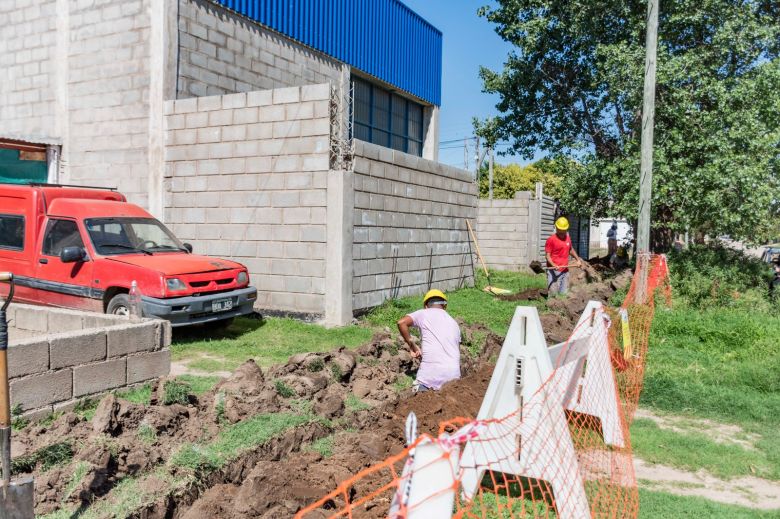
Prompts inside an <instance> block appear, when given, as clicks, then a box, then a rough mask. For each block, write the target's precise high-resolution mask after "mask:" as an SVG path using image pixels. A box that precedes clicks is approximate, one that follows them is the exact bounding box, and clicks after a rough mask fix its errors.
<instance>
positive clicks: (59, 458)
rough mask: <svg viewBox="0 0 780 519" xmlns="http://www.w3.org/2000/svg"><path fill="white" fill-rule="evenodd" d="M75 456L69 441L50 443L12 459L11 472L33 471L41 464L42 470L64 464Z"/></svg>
mask: <svg viewBox="0 0 780 519" xmlns="http://www.w3.org/2000/svg"><path fill="white" fill-rule="evenodd" d="M72 458H73V446H72V445H71V444H70V443H68V442H59V443H54V444H52V445H48V446H46V447H43V448H41V449H38V450H37V451H35V452H31V453H30V454H27V455H25V456H17V457H16V458H14V459H13V460H12V461H11V474H21V473H25V472H32V471H33V470H35V468H36V467H38V466H39V465H40V468H41V470H42V471H44V472H45V471H47V470H49V469H50V468H52V467H56V466H58V465H64V464H65V463H67V462H69V461H70V460H71V459H72Z"/></svg>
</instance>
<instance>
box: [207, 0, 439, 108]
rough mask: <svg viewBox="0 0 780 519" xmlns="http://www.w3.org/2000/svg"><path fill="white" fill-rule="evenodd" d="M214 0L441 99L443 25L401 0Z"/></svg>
mask: <svg viewBox="0 0 780 519" xmlns="http://www.w3.org/2000/svg"><path fill="white" fill-rule="evenodd" d="M213 1H215V2H217V3H219V4H221V5H224V6H225V7H227V8H229V9H232V10H233V11H236V12H237V13H239V14H242V15H244V16H246V17H248V18H251V19H252V20H255V21H257V22H258V23H261V24H263V25H265V26H268V27H270V28H271V29H274V30H276V31H279V32H280V33H282V34H285V35H287V36H289V37H290V38H292V39H294V40H297V41H299V42H301V43H303V44H305V45H308V46H309V47H312V48H314V49H317V50H319V51H321V52H324V53H325V54H328V55H330V56H332V57H334V58H336V59H338V60H340V61H343V62H345V63H347V64H348V65H350V66H352V67H355V68H358V69H360V70H361V71H363V72H365V73H366V74H370V75H372V76H374V77H376V78H378V79H381V80H382V81H385V82H387V83H389V84H391V85H394V86H396V87H397V88H399V89H401V90H405V91H406V92H409V93H410V94H412V95H415V96H417V97H419V98H420V99H423V100H425V101H428V102H429V103H431V104H435V105H437V106H438V105H440V104H441V67H442V63H441V42H442V35H441V31H439V30H438V29H437V28H436V27H434V26H433V25H431V24H430V23H428V22H427V21H425V20H424V19H423V18H422V17H420V15H418V14H417V13H415V12H414V11H412V10H411V9H409V8H408V7H407V6H406V5H404V4H403V2H401V1H399V0H213Z"/></svg>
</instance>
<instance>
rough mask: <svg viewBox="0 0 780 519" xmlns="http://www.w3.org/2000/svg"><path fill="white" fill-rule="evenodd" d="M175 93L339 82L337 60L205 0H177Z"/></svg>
mask: <svg viewBox="0 0 780 519" xmlns="http://www.w3.org/2000/svg"><path fill="white" fill-rule="evenodd" d="M178 20H179V22H178V23H179V59H180V61H179V80H178V97H179V98H186V97H202V96H212V95H221V94H230V93H234V92H249V91H253V90H267V89H272V88H280V87H286V86H301V85H312V84H321V83H326V82H328V81H334V82H336V81H338V79H339V77H340V74H341V69H342V64H341V63H339V62H337V61H336V60H334V59H332V58H330V57H328V56H326V55H324V54H322V53H320V52H317V51H315V50H313V49H310V48H308V47H305V46H303V45H300V44H298V43H296V42H295V41H293V40H291V39H289V38H287V37H285V36H283V35H281V34H279V33H276V32H274V31H272V30H270V29H267V28H265V27H262V26H261V25H259V24H256V23H254V22H252V21H251V20H248V19H246V18H243V17H241V16H239V15H237V14H235V13H232V12H231V11H229V10H227V9H225V8H224V7H222V6H220V5H217V4H215V3H212V2H209V1H208V0H179V18H178Z"/></svg>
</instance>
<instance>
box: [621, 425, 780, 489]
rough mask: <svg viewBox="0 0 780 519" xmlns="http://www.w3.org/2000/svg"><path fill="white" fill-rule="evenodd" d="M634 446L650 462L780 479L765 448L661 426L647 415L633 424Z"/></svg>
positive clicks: (724, 475) (725, 475) (721, 474)
mask: <svg viewBox="0 0 780 519" xmlns="http://www.w3.org/2000/svg"><path fill="white" fill-rule="evenodd" d="M631 446H632V448H633V450H634V454H635V455H636V456H638V457H640V458H642V459H643V460H645V461H648V462H650V463H658V464H663V465H670V466H672V467H677V468H681V469H685V470H688V471H691V472H695V471H697V470H699V469H704V470H706V471H708V472H709V473H711V474H714V475H715V476H718V477H721V478H725V479H729V478H732V477H737V476H749V475H750V476H759V477H764V478H770V479H780V471H778V467H777V466H773V465H772V463H771V462H770V460H768V459H767V454H766V453H765V452H763V451H760V450H748V449H745V448H743V447H742V446H740V445H735V444H726V443H717V442H715V441H713V440H712V439H710V438H709V437H707V436H706V435H704V434H701V433H697V432H693V431H691V432H687V433H680V432H675V431H670V430H667V429H662V428H660V427H658V425H657V424H656V423H655V422H653V421H652V420H648V419H637V420H635V421H634V423H633V424H632V426H631Z"/></svg>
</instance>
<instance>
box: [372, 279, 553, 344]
mask: <svg viewBox="0 0 780 519" xmlns="http://www.w3.org/2000/svg"><path fill="white" fill-rule="evenodd" d="M490 282H491V284H492V285H493V286H495V287H500V288H506V289H507V290H511V291H512V292H513V293H517V292H522V291H523V290H527V289H529V288H544V287H545V280H544V276H541V275H531V274H523V273H518V272H501V271H491V273H490ZM486 284H487V281H486V279H485V277H484V275H478V276H477V287H478V288H464V289H461V290H455V291H452V292H449V293H447V299H448V304H447V311H448V312H449V313H450V314H451V315H452V316H453V317H456V318H461V319H463V320H464V321H465V322H466V323H467V324H476V323H479V324H484V325H486V326H487V327H488V328H490V329H491V330H492V331H493V332H495V333H497V334H499V335H504V334H505V333H506V330H507V329H508V328H509V322H510V321H511V320H512V315H513V314H514V311H515V307H516V306H518V305H531V304H534V305H539V306H543V305H544V303H538V302H530V301H519V302H518V301H502V300H501V299H498V298H497V297H495V296H492V295H491V294H488V293H487V292H485V291H483V290H482V289H481V288H482V287H484V286H485V285H486ZM421 307H422V297H420V296H414V297H405V298H402V299H396V300H392V301H388V302H386V303H385V304H384V305H382V306H380V307H378V308H376V309H374V310H373V311H372V312H370V313H369V314H368V315H367V316H366V318H365V320H366V322H368V323H369V324H371V325H373V326H391V327H392V326H394V325H395V323H396V321H398V319H400V318H401V317H403V316H404V315H406V314H408V313H410V312H414V311H415V310H419V309H420V308H421Z"/></svg>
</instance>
